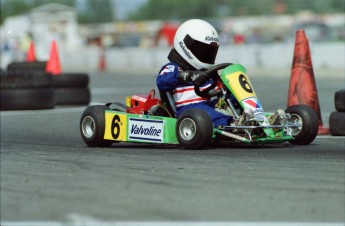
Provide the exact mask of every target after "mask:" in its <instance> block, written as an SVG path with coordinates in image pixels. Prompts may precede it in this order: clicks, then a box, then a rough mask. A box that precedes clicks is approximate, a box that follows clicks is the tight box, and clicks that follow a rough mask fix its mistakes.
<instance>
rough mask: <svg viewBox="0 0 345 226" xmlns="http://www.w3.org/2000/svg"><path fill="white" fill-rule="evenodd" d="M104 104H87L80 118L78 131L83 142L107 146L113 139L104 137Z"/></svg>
mask: <svg viewBox="0 0 345 226" xmlns="http://www.w3.org/2000/svg"><path fill="white" fill-rule="evenodd" d="M106 110H110V109H109V107H107V106H104V105H96V106H89V107H87V108H86V109H85V111H84V112H83V114H82V116H81V118H80V133H81V137H82V138H83V140H84V142H85V143H86V144H87V145H88V146H90V147H109V146H111V145H112V144H113V143H114V141H112V140H105V139H104V130H105V111H106Z"/></svg>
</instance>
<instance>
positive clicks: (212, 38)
mask: <svg viewBox="0 0 345 226" xmlns="http://www.w3.org/2000/svg"><path fill="white" fill-rule="evenodd" d="M205 41H208V42H219V39H218V38H216V37H213V36H208V35H207V36H206V37H205Z"/></svg>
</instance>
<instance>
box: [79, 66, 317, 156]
mask: <svg viewBox="0 0 345 226" xmlns="http://www.w3.org/2000/svg"><path fill="white" fill-rule="evenodd" d="M220 71H221V73H220V74H219V72H220ZM206 74H207V75H208V76H209V80H210V81H212V85H211V86H209V87H208V88H207V89H203V90H202V89H200V87H198V86H195V87H194V90H195V92H196V94H198V95H199V96H201V97H209V98H212V97H213V98H217V99H218V102H217V104H216V107H215V108H216V110H218V111H220V112H222V113H224V114H228V115H232V116H233V119H234V120H233V123H231V124H230V125H222V126H217V127H215V126H213V125H212V122H211V119H210V117H209V115H208V114H207V113H206V112H205V111H203V110H200V109H198V108H191V109H188V110H186V111H184V112H182V114H180V115H179V116H178V117H176V109H175V106H174V100H173V97H172V94H171V93H169V92H167V93H163V92H160V97H161V98H160V99H159V98H155V90H154V89H153V90H151V91H150V92H149V94H148V95H132V96H131V97H127V99H126V104H123V103H119V102H113V103H107V104H105V105H95V106H88V107H87V108H86V109H85V110H84V112H83V113H82V116H81V119H80V132H81V136H82V138H83V140H84V142H85V143H86V144H87V145H88V146H91V147H108V146H111V145H112V144H113V143H114V142H115V143H116V142H141V143H163V144H180V145H181V146H182V147H184V148H186V149H202V148H204V147H207V146H208V145H209V144H210V143H213V141H217V142H219V141H227V142H237V143H263V144H265V143H283V142H286V141H288V142H290V143H292V144H296V145H307V144H310V143H311V142H312V141H313V140H314V139H315V137H316V135H317V133H318V118H317V114H316V112H315V111H314V110H313V109H312V108H310V107H309V106H306V105H295V106H290V107H288V108H287V109H286V110H285V111H283V110H277V111H276V112H265V111H264V110H263V108H262V106H261V103H260V101H259V99H258V98H257V95H256V93H255V91H254V88H253V86H252V84H251V82H250V80H249V78H248V75H247V73H246V69H245V68H244V67H243V66H242V65H240V64H230V63H223V64H218V65H215V66H213V67H212V68H210V69H208V70H207V71H206Z"/></svg>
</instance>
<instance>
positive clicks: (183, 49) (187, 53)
mask: <svg viewBox="0 0 345 226" xmlns="http://www.w3.org/2000/svg"><path fill="white" fill-rule="evenodd" d="M179 45H180V47H181V49H182V51H183V52H184V54H186V56H187V57H188V59H190V60H193V57H192V56H191V55H190V52H188V50H187V49H186V46H185V45H184V43H183V42H182V41H181V42H179Z"/></svg>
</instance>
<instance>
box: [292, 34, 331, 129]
mask: <svg viewBox="0 0 345 226" xmlns="http://www.w3.org/2000/svg"><path fill="white" fill-rule="evenodd" d="M297 104H305V105H308V106H309V107H311V108H313V109H314V110H315V111H316V113H317V115H318V119H319V132H318V134H329V129H328V128H324V127H323V123H322V118H321V111H320V105H319V98H318V94H317V88H316V82H315V77H314V70H313V64H312V59H311V55H310V49H309V42H308V39H307V37H306V35H305V32H304V30H297V32H296V41H295V50H294V57H293V63H292V70H291V77H290V85H289V94H288V107H289V106H292V105H297Z"/></svg>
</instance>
